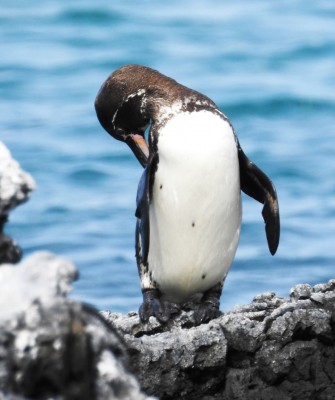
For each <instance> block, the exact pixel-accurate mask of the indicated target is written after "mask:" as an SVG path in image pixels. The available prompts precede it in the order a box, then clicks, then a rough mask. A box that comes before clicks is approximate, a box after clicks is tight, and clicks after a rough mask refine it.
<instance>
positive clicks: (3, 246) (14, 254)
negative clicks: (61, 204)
mask: <svg viewBox="0 0 335 400" xmlns="http://www.w3.org/2000/svg"><path fill="white" fill-rule="evenodd" d="M34 189H35V182H34V180H33V178H32V177H31V176H30V175H29V174H28V173H27V172H25V171H23V170H22V169H21V168H20V166H19V164H18V163H17V162H16V161H15V160H14V159H13V158H12V156H11V154H10V152H9V150H8V149H7V148H6V147H5V145H4V144H3V143H2V142H1V141H0V264H1V263H6V262H7V263H8V262H9V263H15V262H18V261H19V260H20V258H21V249H20V248H19V247H18V246H17V244H16V243H15V241H13V240H12V239H11V238H10V237H8V236H7V235H5V234H4V232H3V230H4V225H5V224H6V222H7V219H8V215H9V212H10V211H11V210H13V209H14V208H15V207H16V206H18V205H19V204H21V203H23V202H25V201H26V200H27V199H28V198H29V196H30V193H31V192H32V191H33V190H34Z"/></svg>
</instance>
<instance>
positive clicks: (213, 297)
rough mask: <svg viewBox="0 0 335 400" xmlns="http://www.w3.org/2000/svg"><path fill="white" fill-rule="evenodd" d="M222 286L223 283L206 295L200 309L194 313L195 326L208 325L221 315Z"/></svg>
mask: <svg viewBox="0 0 335 400" xmlns="http://www.w3.org/2000/svg"><path fill="white" fill-rule="evenodd" d="M222 286H223V285H222V283H219V284H217V285H215V286H214V287H212V288H211V289H209V290H208V291H207V292H205V293H204V296H203V298H202V300H201V303H200V305H199V307H198V308H197V309H196V310H195V311H194V316H193V318H194V323H195V325H200V324H204V323H207V322H209V321H211V320H212V319H215V318H217V317H219V316H220V315H221V312H220V296H221V292H222Z"/></svg>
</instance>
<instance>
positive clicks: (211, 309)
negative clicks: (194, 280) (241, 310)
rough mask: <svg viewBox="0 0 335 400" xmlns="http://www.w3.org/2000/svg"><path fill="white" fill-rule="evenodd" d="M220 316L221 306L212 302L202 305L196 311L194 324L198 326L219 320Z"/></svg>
mask: <svg viewBox="0 0 335 400" xmlns="http://www.w3.org/2000/svg"><path fill="white" fill-rule="evenodd" d="M219 315H220V310H219V304H213V303H210V302H204V303H201V304H200V306H199V308H198V309H197V310H195V311H194V315H193V318H194V322H195V324H196V325H200V324H204V323H206V322H209V321H211V320H212V319H214V318H217V317H218V316H219Z"/></svg>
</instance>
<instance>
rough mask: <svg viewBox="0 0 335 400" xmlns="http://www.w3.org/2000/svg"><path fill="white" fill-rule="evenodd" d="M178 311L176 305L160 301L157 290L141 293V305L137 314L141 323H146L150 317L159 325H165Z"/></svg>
mask: <svg viewBox="0 0 335 400" xmlns="http://www.w3.org/2000/svg"><path fill="white" fill-rule="evenodd" d="M179 309H180V308H179V307H178V305H177V304H174V303H170V302H167V301H163V300H161V299H160V293H159V291H158V290H157V289H149V290H146V291H143V303H142V304H141V306H140V308H139V311H138V314H139V317H140V320H141V322H143V323H145V322H148V321H149V318H150V317H156V318H157V320H158V321H159V322H160V323H162V324H166V323H167V322H168V321H169V319H170V317H171V315H172V314H175V313H177V312H178V311H179Z"/></svg>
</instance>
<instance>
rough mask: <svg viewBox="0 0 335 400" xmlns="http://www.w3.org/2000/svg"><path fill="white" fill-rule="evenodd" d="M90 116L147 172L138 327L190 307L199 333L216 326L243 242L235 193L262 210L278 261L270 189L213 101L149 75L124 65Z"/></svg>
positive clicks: (141, 206) (140, 197)
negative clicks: (226, 282)
mask: <svg viewBox="0 0 335 400" xmlns="http://www.w3.org/2000/svg"><path fill="white" fill-rule="evenodd" d="M95 109H96V113H97V117H98V119H99V122H100V123H101V125H102V127H103V128H104V129H105V130H106V131H107V132H108V133H109V134H110V135H111V136H113V137H114V138H115V139H117V140H121V141H123V142H125V143H126V144H127V145H128V146H129V147H130V148H131V150H132V151H133V153H134V154H135V156H136V157H137V159H138V161H139V162H140V163H141V165H142V166H143V168H144V171H143V174H142V177H141V179H140V182H139V185H138V191H137V199H136V200H137V209H136V213H135V215H136V217H137V224H136V246H135V247H136V260H137V266H138V271H139V276H140V281H141V289H142V294H143V303H142V305H141V306H140V309H139V316H140V319H141V321H142V322H147V321H148V320H149V318H150V316H154V317H156V318H157V319H158V320H159V321H160V322H161V323H167V321H168V320H169V319H170V318H171V316H172V315H173V314H175V313H177V312H178V311H179V310H180V309H181V307H183V308H184V306H185V305H187V307H190V308H192V304H193V309H194V314H193V318H194V322H195V324H201V323H203V322H208V321H209V320H211V319H213V318H215V317H217V316H218V315H220V311H219V306H220V296H221V292H222V288H223V283H224V280H225V278H226V275H227V273H228V271H229V268H230V266H231V264H232V262H233V259H234V257H235V252H236V249H237V245H238V241H239V235H240V227H241V217H242V211H241V190H242V191H243V192H244V193H246V194H247V195H249V196H251V197H252V198H254V199H255V200H257V201H259V202H261V203H262V204H263V210H262V215H263V218H264V221H265V231H266V237H267V242H268V246H269V250H270V253H271V254H272V255H274V254H275V253H276V250H277V248H278V244H279V236H280V222H279V207H278V199H277V194H276V190H275V187H274V185H273V183H272V182H271V181H270V179H269V178H268V177H267V176H266V175H265V174H264V172H262V171H261V170H260V169H259V168H258V167H257V166H256V165H255V164H254V163H253V162H252V161H250V160H249V159H248V157H247V156H246V155H245V154H244V152H243V150H242V148H241V146H240V144H239V141H238V138H237V136H236V134H235V132H234V129H233V127H232V124H231V123H230V121H229V120H228V118H227V117H226V116H225V115H224V114H223V113H222V112H221V111H220V110H219V109H218V107H217V106H216V104H215V103H214V102H213V101H212V100H210V99H209V98H208V97H206V96H204V95H202V94H201V93H199V92H197V91H195V90H192V89H189V88H187V87H185V86H182V85H180V84H179V83H177V82H176V81H175V80H173V79H171V78H168V77H166V76H164V75H162V74H161V73H159V72H158V71H155V70H153V69H151V68H148V67H144V66H140V65H126V66H123V67H121V68H119V69H118V70H116V71H115V72H113V73H112V74H111V75H110V76H109V77H108V78H107V80H106V81H105V82H104V83H103V85H102V87H101V88H100V91H99V92H98V95H97V97H96V100H95ZM148 127H150V130H149V134H148V143H147V141H146V140H145V137H144V133H145V131H146V129H147V128H148ZM183 305H184V306H183Z"/></svg>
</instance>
